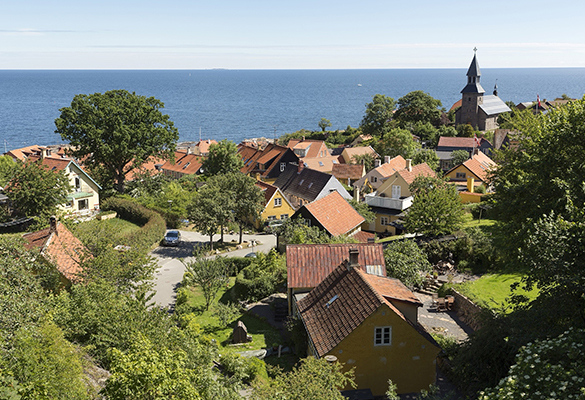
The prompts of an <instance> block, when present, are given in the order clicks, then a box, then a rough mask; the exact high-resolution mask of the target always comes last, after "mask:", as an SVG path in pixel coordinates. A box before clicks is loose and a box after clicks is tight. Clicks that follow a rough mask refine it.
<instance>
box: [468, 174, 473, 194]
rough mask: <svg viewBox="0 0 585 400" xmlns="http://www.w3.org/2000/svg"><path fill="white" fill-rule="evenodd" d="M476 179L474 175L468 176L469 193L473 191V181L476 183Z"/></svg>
mask: <svg viewBox="0 0 585 400" xmlns="http://www.w3.org/2000/svg"><path fill="white" fill-rule="evenodd" d="M474 181H475V179H473V178H472V177H469V178H467V191H468V192H469V193H473V189H474V186H473V183H474Z"/></svg>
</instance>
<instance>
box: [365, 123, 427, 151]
mask: <svg viewBox="0 0 585 400" xmlns="http://www.w3.org/2000/svg"><path fill="white" fill-rule="evenodd" d="M385 129H386V128H385ZM419 148H420V144H419V143H417V142H415V140H414V138H413V137H412V134H411V133H410V131H408V130H406V129H400V128H394V129H389V130H387V131H386V132H385V134H384V137H383V138H382V139H381V140H379V141H378V143H376V145H375V150H376V152H377V153H378V154H380V155H381V156H390V157H391V158H394V157H396V156H399V155H400V156H402V157H404V158H412V156H414V154H415V152H416V150H417V149H419Z"/></svg>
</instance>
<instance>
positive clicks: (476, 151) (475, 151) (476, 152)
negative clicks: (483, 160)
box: [473, 148, 479, 156]
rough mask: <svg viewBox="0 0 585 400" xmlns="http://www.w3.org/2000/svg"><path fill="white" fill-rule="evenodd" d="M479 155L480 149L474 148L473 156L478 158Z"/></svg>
mask: <svg viewBox="0 0 585 400" xmlns="http://www.w3.org/2000/svg"><path fill="white" fill-rule="evenodd" d="M478 153H479V149H478V148H474V149H473V155H474V156H476V155H477V154H478Z"/></svg>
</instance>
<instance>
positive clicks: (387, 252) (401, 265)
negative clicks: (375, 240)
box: [384, 240, 432, 288]
mask: <svg viewBox="0 0 585 400" xmlns="http://www.w3.org/2000/svg"><path fill="white" fill-rule="evenodd" d="M384 259H385V261H386V272H387V274H388V276H390V277H392V278H396V279H400V281H401V282H402V283H404V284H405V285H406V286H408V287H410V288H414V287H420V286H421V285H422V284H423V282H424V280H425V275H426V274H427V273H429V272H431V270H432V269H431V263H430V262H429V260H428V259H427V256H426V254H425V253H424V251H423V250H422V249H421V248H420V247H418V245H417V244H416V243H415V242H414V241H412V240H401V241H398V240H395V241H393V242H390V243H389V244H388V246H387V247H386V248H385V249H384Z"/></svg>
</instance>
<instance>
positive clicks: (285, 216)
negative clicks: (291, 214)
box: [280, 214, 288, 219]
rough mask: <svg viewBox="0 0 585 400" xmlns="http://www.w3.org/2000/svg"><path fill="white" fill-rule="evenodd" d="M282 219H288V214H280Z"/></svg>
mask: <svg viewBox="0 0 585 400" xmlns="http://www.w3.org/2000/svg"><path fill="white" fill-rule="evenodd" d="M280 219H288V214H280Z"/></svg>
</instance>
